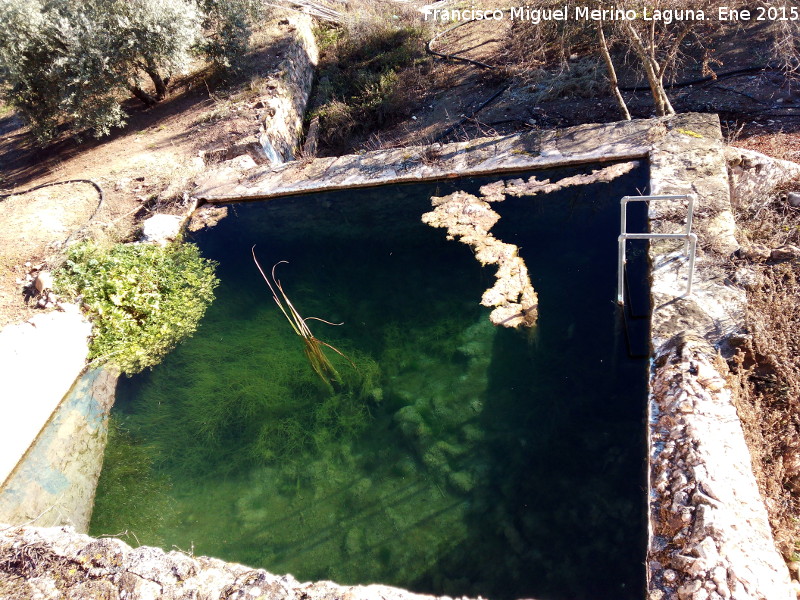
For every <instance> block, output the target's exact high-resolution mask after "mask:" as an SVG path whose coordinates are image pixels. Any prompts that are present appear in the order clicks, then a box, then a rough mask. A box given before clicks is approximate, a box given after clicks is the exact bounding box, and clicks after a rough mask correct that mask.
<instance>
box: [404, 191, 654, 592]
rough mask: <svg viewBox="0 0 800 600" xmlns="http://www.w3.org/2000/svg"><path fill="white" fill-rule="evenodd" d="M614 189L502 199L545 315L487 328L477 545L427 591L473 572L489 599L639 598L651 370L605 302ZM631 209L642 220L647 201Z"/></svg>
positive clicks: (503, 225)
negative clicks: (528, 326)
mask: <svg viewBox="0 0 800 600" xmlns="http://www.w3.org/2000/svg"><path fill="white" fill-rule="evenodd" d="M609 187H610V186H607V185H592V186H586V187H584V188H582V189H581V190H579V191H574V190H570V191H569V192H567V193H561V194H558V195H554V196H552V197H547V198H541V199H539V198H536V199H531V198H522V199H508V200H506V201H505V202H504V203H503V205H500V206H499V207H498V209H497V210H498V212H500V213H501V215H502V219H501V221H500V222H499V223H498V225H497V226H496V227H495V229H494V230H493V232H494V233H495V235H496V236H497V237H498V238H500V239H502V240H504V241H508V242H512V243H514V244H517V245H518V246H519V247H520V248H521V250H520V253H521V255H522V257H523V258H524V259H525V262H526V264H527V265H528V268H529V270H530V272H531V273H532V277H533V280H534V281H533V283H534V287H535V288H536V289H537V291H538V293H539V298H540V316H539V325H538V326H537V329H536V331H535V332H533V333H532V334H529V335H527V336H526V335H524V334H521V333H520V332H516V331H509V330H501V331H498V332H497V335H496V336H495V338H494V343H493V345H492V351H491V364H490V365H489V371H488V373H489V374H488V385H487V391H486V394H485V404H484V410H483V411H482V413H481V427H482V429H483V430H484V431H485V432H487V440H486V444H485V445H484V447H483V448H482V452H483V454H484V456H483V459H484V460H485V461H486V465H487V466H486V468H485V469H484V473H485V476H484V477H483V479H482V482H481V485H480V486H476V488H475V489H474V490H473V498H472V503H473V505H472V509H471V510H470V511H469V512H468V516H467V521H468V523H469V534H468V539H469V540H473V541H474V542H475V544H476V546H475V547H474V548H466V549H465V548H463V547H459V548H458V549H456V550H455V551H454V552H453V553H451V554H450V555H448V556H444V557H441V558H440V559H439V560H438V561H437V564H436V565H435V566H434V567H433V568H432V569H431V573H430V574H429V575H427V576H426V577H425V578H423V579H422V580H421V581H420V582H418V583H419V584H421V585H422V586H423V587H425V586H432V587H436V585H435V584H436V582H437V580H440V578H442V577H443V576H445V575H443V574H450V576H451V577H453V578H458V577H459V574H460V576H461V577H464V574H469V575H468V579H469V586H468V593H470V594H474V595H477V594H480V595H483V596H485V597H490V598H513V597H520V596H523V597H536V598H552V599H562V598H563V599H567V598H569V599H578V600H579V599H584V598H585V599H587V600H589V599H597V598H609V599H623V598H631V599H637V598H641V597H642V595H643V594H644V589H645V582H644V565H643V557H644V555H645V543H646V538H645V533H644V532H645V530H646V513H645V499H644V497H645V492H644V489H645V483H646V482H645V460H644V456H645V442H646V440H645V427H644V423H645V405H644V402H643V398H644V397H645V395H646V367H645V366H644V365H645V362H644V361H643V360H641V359H631V358H629V356H628V347H627V344H626V341H625V339H624V337H623V336H622V332H620V331H619V327H620V326H621V323H620V322H619V321H618V319H619V313H618V310H617V309H615V308H614V307H613V304H612V302H613V299H614V294H615V292H616V286H615V280H614V277H613V276H612V275H613V274H614V273H615V272H616V260H617V256H616V245H615V243H614V242H615V239H616V235H617V231H618V227H619V225H618V219H619V216H618V215H619V209H618V208H616V207H618V206H619V203H618V199H619V197H620V196H622V195H624V194H625V193H626V190H625V189H624V188H622V189H620V188H617V189H611V190H609V189H608V188H609ZM604 188H605V189H604ZM628 193H630V192H628ZM557 196H561V197H557ZM615 208H616V210H615ZM631 217H632V218H631V222H630V225H631V226H632V227H638V228H639V229H638V230H643V229H644V226H645V225H644V221H645V215H644V211H643V210H637V211H636V212H634V213H632V215H631ZM636 266H637V268H638V269H639V270H642V267H643V265H642V264H641V263H640V262H639V263H636ZM637 276H638V273H637ZM640 283H641V282H640ZM643 333H646V332H643V331H639V334H640V336H641V335H642V334H643ZM645 340H646V336H645V339H644V340H636V342H637V343H639V344H640V345H641V343H642V342H645V343H646V341H645ZM462 593H463V592H462Z"/></svg>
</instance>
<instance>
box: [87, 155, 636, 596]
mask: <svg viewBox="0 0 800 600" xmlns="http://www.w3.org/2000/svg"><path fill="white" fill-rule="evenodd" d="M584 170H586V169H584ZM575 172H576V169H563V170H559V171H551V172H548V173H547V174H546V175H549V176H551V177H552V178H554V179H557V178H560V177H563V176H567V175H571V174H574V173H575ZM646 175H647V173H646V169H645V168H642V167H640V168H638V169H636V170H635V171H633V172H632V173H631V174H629V175H626V176H624V177H622V178H620V179H618V180H616V181H614V182H612V183H610V184H593V185H589V186H585V187H583V188H580V189H575V188H572V189H570V190H567V191H562V192H558V193H554V194H550V195H547V196H542V197H539V196H537V197H535V198H516V199H509V200H506V201H505V202H503V203H501V204H498V205H496V206H495V207H494V208H495V210H496V211H497V212H499V213H500V214H501V220H500V222H499V223H498V224H497V225H496V226H495V227H494V229H493V233H494V234H495V236H496V237H498V238H499V239H501V240H503V241H506V242H509V243H514V244H516V245H517V246H519V247H520V248H521V250H520V253H521V255H522V257H523V258H524V259H525V261H526V263H527V265H528V268H529V271H530V273H531V277H532V280H533V284H534V287H535V288H536V289H537V291H538V293H539V298H540V317H539V325H538V326H537V328H536V329H535V330H534V331H532V332H524V331H512V330H506V329H499V328H495V327H494V326H492V325H491V323H490V322H489V320H488V310H486V309H484V308H482V307H481V306H480V305H479V301H480V297H481V294H482V293H483V291H484V290H485V289H486V288H488V287H490V286H491V284H492V282H493V280H494V278H493V272H492V270H491V269H484V268H482V267H480V266H479V264H478V263H477V262H476V261H475V259H474V258H473V256H472V254H471V251H470V249H469V248H468V247H467V246H465V245H463V244H460V243H457V242H454V241H447V240H446V239H445V234H444V232H443V231H442V230H437V229H433V228H430V227H427V226H425V225H423V224H422V223H421V221H420V216H421V215H422V213H424V212H426V211H428V210H430V197H431V196H433V195H444V194H447V193H450V192H452V191H454V190H456V189H461V190H465V191H468V192H474V191H475V190H477V188H478V187H479V186H480V185H482V184H484V183H486V182H488V181H491V180H492V179H497V177H495V178H481V179H471V180H466V179H465V180H453V181H448V182H440V183H430V184H415V185H410V186H394V187H389V188H375V189H369V190H355V191H353V190H351V191H344V192H337V193H326V194H317V195H312V196H304V197H297V198H289V199H280V200H273V201H270V202H262V203H252V204H239V205H233V206H231V207H230V215H229V217H228V218H226V219H224V220H223V221H222V222H221V223H220V224H219V225H218V226H217V227H215V228H213V229H211V230H207V231H204V232H202V233H200V234H198V235H197V236H196V238H195V240H194V241H195V242H196V243H198V244H199V245H200V247H201V249H202V251H203V254H204V255H205V256H207V257H209V258H212V259H214V260H216V261H219V268H218V275H219V277H220V279H221V284H220V287H219V288H218V290H217V299H216V300H215V302H214V304H213V305H212V306H211V307H210V309H209V311H208V313H207V315H206V317H205V318H204V320H203V322H202V324H201V328H200V329H199V331H198V332H197V333H196V334H195V336H194V337H193V338H191V339H188V340H187V341H185V342H184V343H183V344H182V345H181V346H180V347H179V348H177V349H176V350H175V351H174V352H173V353H172V354H171V355H169V356H168V357H167V359H166V360H165V362H164V363H163V364H162V365H160V366H158V367H157V368H155V369H153V371H151V372H148V373H145V374H143V375H139V376H136V377H134V378H132V379H129V380H124V381H122V382H121V384H120V389H119V392H118V399H117V405H116V406H115V409H114V414H113V419H112V429H111V435H110V440H109V446H108V449H107V452H106V459H105V465H104V470H103V474H102V476H101V480H100V485H99V488H98V492H97V500H96V505H95V512H94V516H93V522H92V526H91V533H92V534H94V535H100V534H119V533H120V532H128V533H129V537H128V540H129V541H131V542H136V541H138V542H140V543H142V544H151V545H159V546H162V547H164V548H167V549H171V548H173V547H177V548H179V549H181V550H184V551H192V552H194V554H196V555H199V554H203V555H210V556H215V557H219V558H223V559H225V560H229V561H235V562H241V563H244V564H247V565H249V566H254V567H263V568H266V569H267V570H269V571H271V572H273V573H291V574H293V575H294V576H295V577H297V578H298V579H300V580H312V579H332V580H334V581H337V582H338V583H343V584H348V583H373V582H380V583H385V584H390V585H398V586H402V587H405V588H408V589H411V590H414V591H419V592H429V593H436V594H447V595H452V596H459V595H470V596H477V595H482V596H485V597H490V598H497V599H511V598H519V597H537V598H553V599H561V598H563V599H566V598H575V599H582V598H587V599H588V598H593V599H597V598H614V599H626V598H631V599H633V598H637V599H638V598H639V597H641V595H642V594H643V590H644V565H643V559H644V554H645V539H646V522H645V512H644V507H645V500H646V499H645V492H644V488H645V471H644V461H645V452H646V451H645V439H644V414H645V397H646V374H647V361H646V360H642V359H638V360H635V359H630V358H628V353H627V346H626V343H625V334H624V332H623V331H622V330H621V328H620V324H619V322H618V314H617V309H616V306H615V304H614V302H613V299H614V295H615V289H614V286H615V281H616V263H615V260H616V237H617V235H618V233H619V232H618V227H619V226H618V220H619V198H620V196H623V195H625V194H635V193H637V190H641V189H642V188H643V187H644V186H645V185H646ZM542 176H543V175H542V174H537V177H539V178H541V177H542ZM514 177H519V175H515V176H514ZM639 218H640V219H641V215H640V216H639ZM634 219H635V216H634ZM632 224H634V223H632ZM639 224H640V225H641V221H640V223H639ZM634 225H635V224H634ZM253 245H256V252H257V254H258V256H259V259H260V261H261V263H262V265H264V266H265V267H266V268H267V270H269V268H270V267H271V265H273V264H274V263H277V262H278V261H282V260H285V261H288V264H281V265H279V266H278V267H277V269H276V274H277V277H278V279H280V280H281V282H282V284H283V287H284V289H285V291H286V293H287V294H288V296H289V297H290V298H291V300H292V302H293V304H294V305H295V307H296V308H297V309H298V311H299V312H300V313H301V314H302V315H303V316H304V317H311V316H314V317H320V318H323V319H327V320H329V321H332V322H343V323H344V324H343V325H341V326H337V327H334V326H329V325H326V324H324V323H321V322H318V321H313V320H312V321H308V324H309V326H310V327H311V329H312V331H313V332H314V334H315V335H316V336H317V337H318V338H319V339H321V340H323V341H325V342H328V343H330V344H332V345H334V346H335V347H336V348H338V349H339V350H341V351H342V352H343V353H344V354H345V355H347V356H348V357H349V358H350V359H351V360H352V361H353V363H355V368H354V367H353V366H351V365H350V364H349V363H348V362H347V361H346V360H343V359H341V358H340V357H338V355H336V354H335V353H334V352H332V351H328V353H327V354H328V356H329V358H330V359H331V360H332V362H333V363H334V364H335V366H336V368H337V370H338V372H339V373H340V375H341V380H342V381H341V383H340V384H336V385H335V386H333V387H330V386H326V385H325V384H324V383H323V382H322V381H321V380H320V378H318V377H317V376H316V375H315V374H314V372H313V371H312V370H311V368H310V367H309V364H308V361H307V360H306V358H305V356H304V353H303V344H302V341H301V340H300V338H298V337H297V336H296V335H295V334H294V333H293V331H292V330H291V328H290V326H289V323H288V322H287V321H286V319H285V318H284V317H283V315H282V314H281V313H280V312H279V310H278V308H277V306H276V305H275V303H274V302H273V301H272V298H271V294H270V292H269V289H268V288H267V286H266V284H265V283H264V281H263V280H262V279H261V276H260V275H259V273H258V271H257V270H256V267H255V265H254V264H253V261H252V258H251V255H250V248H251V246H253ZM134 536H135V537H134Z"/></svg>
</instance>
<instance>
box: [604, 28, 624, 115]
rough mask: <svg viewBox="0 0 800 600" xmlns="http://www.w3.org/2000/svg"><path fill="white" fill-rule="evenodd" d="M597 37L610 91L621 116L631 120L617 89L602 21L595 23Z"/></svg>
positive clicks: (615, 75) (617, 84)
mask: <svg viewBox="0 0 800 600" xmlns="http://www.w3.org/2000/svg"><path fill="white" fill-rule="evenodd" d="M597 37H598V38H599V40H600V53H601V54H602V55H603V60H604V61H605V63H606V71H608V83H609V84H610V85H611V93H612V94H613V95H614V99H615V100H616V101H617V106H619V112H620V113H621V114H622V118H623V119H625V120H626V121H630V120H631V113H630V112H629V111H628V107H627V105H626V104H625V98H623V97H622V92H620V91H619V82H618V81H617V70H616V69H615V68H614V63H613V62H612V60H611V53H610V52H609V51H608V43H607V42H606V34H605V33H603V23H602V22H600V21H598V23H597Z"/></svg>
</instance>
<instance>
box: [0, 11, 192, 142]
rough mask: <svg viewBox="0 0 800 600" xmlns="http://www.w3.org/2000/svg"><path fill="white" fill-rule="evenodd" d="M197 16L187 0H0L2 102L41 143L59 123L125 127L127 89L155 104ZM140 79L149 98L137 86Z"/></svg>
mask: <svg viewBox="0 0 800 600" xmlns="http://www.w3.org/2000/svg"><path fill="white" fill-rule="evenodd" d="M200 16H201V15H200V12H199V11H198V9H197V7H196V5H195V4H194V3H192V2H190V1H189V0H131V1H127V0H126V1H123V0H87V1H85V2H71V1H69V0H50V1H48V2H43V1H41V0H0V73H2V78H3V79H4V80H5V81H6V83H7V89H6V96H7V98H8V101H9V102H10V103H12V104H13V105H14V106H15V107H16V108H17V109H18V110H19V111H20V112H21V113H22V115H23V116H25V118H26V119H27V120H28V121H29V122H30V124H31V126H32V128H33V131H34V133H35V134H36V135H37V136H38V137H39V139H40V140H47V139H49V138H51V137H53V136H54V135H55V134H56V133H57V131H58V129H59V127H60V126H61V125H66V126H67V127H69V128H70V129H71V130H73V131H77V132H80V131H82V130H84V129H90V130H91V131H92V132H93V133H94V135H95V136H97V137H100V136H102V135H106V134H108V133H109V132H110V130H111V128H113V127H118V126H121V125H123V124H124V120H125V114H124V112H123V110H122V108H121V106H120V101H121V100H122V99H124V98H125V97H126V96H127V93H128V92H133V93H134V94H135V95H136V96H137V97H139V98H140V99H142V100H143V101H145V102H147V103H154V102H156V101H157V100H160V99H161V98H162V97H163V96H164V94H165V93H166V83H167V82H168V81H169V77H170V76H171V75H172V74H174V73H177V72H181V71H184V70H185V69H186V67H187V66H188V61H189V58H190V51H191V49H192V47H193V45H194V44H195V43H196V42H197V40H198V39H199V36H200V33H201V30H200ZM145 76H146V77H148V78H149V79H150V80H151V81H152V83H153V86H154V87H155V95H153V94H150V93H149V92H145V91H144V88H143V82H142V77H145Z"/></svg>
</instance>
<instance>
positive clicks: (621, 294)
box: [617, 194, 697, 306]
mask: <svg viewBox="0 0 800 600" xmlns="http://www.w3.org/2000/svg"><path fill="white" fill-rule="evenodd" d="M650 200H688V201H689V205H688V207H687V213H686V231H685V232H684V233H628V202H649V201H650ZM693 219H694V195H692V194H674V195H663V196H623V197H622V198H621V199H620V235H619V238H617V242H618V244H619V257H618V259H619V260H618V264H617V304H619V305H620V306H622V305H623V304H625V264H626V263H627V262H628V259H627V255H626V244H625V242H626V241H627V240H678V239H680V240H685V244H684V250H683V251H684V252H685V253H687V254H688V257H689V279H688V281H687V284H686V293H685V294H684V297H686V296H690V295H691V294H692V279H693V278H694V259H695V254H696V253H697V234H695V233H692V221H693Z"/></svg>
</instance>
